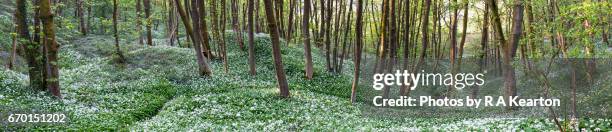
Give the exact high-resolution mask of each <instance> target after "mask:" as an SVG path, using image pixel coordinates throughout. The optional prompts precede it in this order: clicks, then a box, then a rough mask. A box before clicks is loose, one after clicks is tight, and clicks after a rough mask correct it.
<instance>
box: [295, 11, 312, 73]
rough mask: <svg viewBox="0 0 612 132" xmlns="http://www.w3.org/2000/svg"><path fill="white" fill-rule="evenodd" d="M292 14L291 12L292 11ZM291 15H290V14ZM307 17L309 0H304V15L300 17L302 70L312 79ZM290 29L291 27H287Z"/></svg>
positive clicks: (308, 15)
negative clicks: (303, 60)
mask: <svg viewBox="0 0 612 132" xmlns="http://www.w3.org/2000/svg"><path fill="white" fill-rule="evenodd" d="M292 14H293V13H292ZM290 16H291V15H290ZM309 18H310V0H304V16H303V18H302V37H303V38H302V39H304V57H306V58H305V60H306V65H305V68H304V71H305V72H306V73H305V74H306V78H307V79H308V80H310V79H312V70H313V68H312V55H311V51H310V31H309V26H310V25H309ZM289 31H291V28H289Z"/></svg>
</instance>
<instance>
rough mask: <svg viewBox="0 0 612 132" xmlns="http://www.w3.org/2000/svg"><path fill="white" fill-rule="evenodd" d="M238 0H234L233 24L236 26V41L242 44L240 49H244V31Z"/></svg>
mask: <svg viewBox="0 0 612 132" xmlns="http://www.w3.org/2000/svg"><path fill="white" fill-rule="evenodd" d="M238 11H239V8H238V1H237V0H232V25H233V28H234V35H235V36H236V42H237V43H238V45H239V46H240V49H244V45H243V42H242V38H243V36H242V31H241V30H240V24H239V20H238Z"/></svg>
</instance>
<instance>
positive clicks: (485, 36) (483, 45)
mask: <svg viewBox="0 0 612 132" xmlns="http://www.w3.org/2000/svg"><path fill="white" fill-rule="evenodd" d="M482 20H483V22H482V34H481V35H480V36H481V38H480V52H481V53H480V57H479V59H480V60H479V65H478V67H479V68H478V69H479V70H480V72H484V68H485V67H486V58H487V49H488V46H487V45H488V41H489V5H488V4H485V10H484V15H483V18H482ZM478 93H479V87H478V86H475V87H473V89H472V97H473V98H476V97H478Z"/></svg>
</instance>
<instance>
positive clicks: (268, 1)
mask: <svg viewBox="0 0 612 132" xmlns="http://www.w3.org/2000/svg"><path fill="white" fill-rule="evenodd" d="M264 5H265V6H266V8H265V11H266V18H267V20H268V29H269V30H270V37H271V39H272V55H273V58H274V69H275V70H276V79H277V81H278V88H279V90H280V96H281V97H284V98H288V97H289V85H288V84H287V79H286V77H285V71H284V68H283V61H282V57H281V49H280V39H279V32H278V27H277V26H276V18H275V17H274V10H273V9H274V6H273V5H272V0H264Z"/></svg>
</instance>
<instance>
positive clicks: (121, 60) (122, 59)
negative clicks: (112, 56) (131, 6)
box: [113, 0, 126, 63]
mask: <svg viewBox="0 0 612 132" xmlns="http://www.w3.org/2000/svg"><path fill="white" fill-rule="evenodd" d="M118 4H119V3H117V0H113V31H114V33H115V34H114V37H115V52H117V53H116V54H117V56H118V57H119V58H118V59H119V60H118V62H119V63H125V61H126V60H125V56H123V53H122V52H121V47H120V46H119V33H118V31H117V25H118V24H119V23H118V22H117V15H118V13H119V11H118V10H119V9H118V7H119V6H118Z"/></svg>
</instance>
